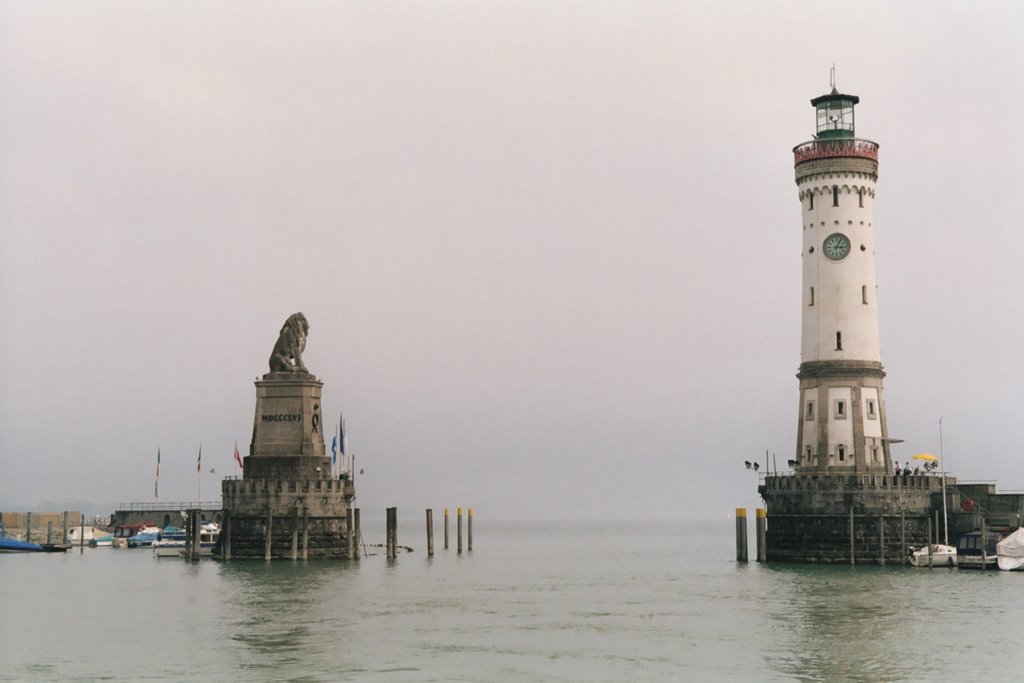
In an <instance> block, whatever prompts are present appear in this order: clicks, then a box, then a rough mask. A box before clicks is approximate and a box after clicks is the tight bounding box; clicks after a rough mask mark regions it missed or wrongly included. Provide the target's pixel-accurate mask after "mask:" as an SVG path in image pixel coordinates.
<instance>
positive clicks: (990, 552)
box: [956, 531, 1003, 569]
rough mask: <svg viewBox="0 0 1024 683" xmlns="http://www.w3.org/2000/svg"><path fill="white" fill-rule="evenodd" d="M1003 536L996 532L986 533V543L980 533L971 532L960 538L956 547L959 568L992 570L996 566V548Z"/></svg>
mask: <svg viewBox="0 0 1024 683" xmlns="http://www.w3.org/2000/svg"><path fill="white" fill-rule="evenodd" d="M1001 540H1003V535H1002V534H1000V533H998V532H996V531H988V532H986V533H985V538H984V543H983V542H982V534H981V532H980V531H971V532H969V533H966V534H964V535H963V536H961V537H960V542H959V543H957V545H956V562H957V566H958V567H961V568H963V569H992V568H994V567H995V566H996V558H997V556H998V555H997V553H996V546H997V545H998V544H999V541H1001Z"/></svg>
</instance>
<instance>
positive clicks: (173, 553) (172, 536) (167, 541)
mask: <svg viewBox="0 0 1024 683" xmlns="http://www.w3.org/2000/svg"><path fill="white" fill-rule="evenodd" d="M183 550H185V530H184V529H182V528H181V527H176V526H167V527H164V530H163V531H161V532H160V538H158V539H157V540H155V541H153V554H154V555H155V556H157V557H181V553H182V551H183Z"/></svg>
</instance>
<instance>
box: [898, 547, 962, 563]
mask: <svg viewBox="0 0 1024 683" xmlns="http://www.w3.org/2000/svg"><path fill="white" fill-rule="evenodd" d="M929 551H930V552H929ZM956 564H957V563H956V548H955V547H953V546H951V545H945V544H944V543H933V544H931V545H924V546H921V547H920V548H918V549H917V550H914V551H912V552H911V553H910V565H911V566H912V567H955V566H956Z"/></svg>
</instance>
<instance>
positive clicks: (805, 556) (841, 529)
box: [758, 474, 948, 564]
mask: <svg viewBox="0 0 1024 683" xmlns="http://www.w3.org/2000/svg"><path fill="white" fill-rule="evenodd" d="M947 484H948V480H947ZM941 485H942V483H941V480H940V478H938V477H933V476H924V475H907V476H903V475H890V474H849V475H845V474H814V475H810V474H809V475H798V474H797V475H782V476H768V477H766V478H765V480H764V483H763V484H762V485H761V486H760V487H759V489H758V491H759V493H760V494H761V496H762V498H764V500H765V504H766V509H767V532H766V542H767V559H768V561H769V562H773V561H775V562H806V563H821V564H839V563H844V564H849V563H851V558H852V563H854V564H882V563H886V564H888V563H901V562H903V561H904V558H905V557H906V554H907V549H906V546H908V545H923V544H925V543H927V542H928V520H929V518H930V514H931V510H932V494H933V493H934V492H940V493H939V499H940V503H941ZM851 521H852V534H851ZM851 535H852V546H851Z"/></svg>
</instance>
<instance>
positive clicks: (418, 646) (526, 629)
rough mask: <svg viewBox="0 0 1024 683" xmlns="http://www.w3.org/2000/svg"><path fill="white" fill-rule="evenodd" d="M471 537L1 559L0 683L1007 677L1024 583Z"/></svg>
mask: <svg viewBox="0 0 1024 683" xmlns="http://www.w3.org/2000/svg"><path fill="white" fill-rule="evenodd" d="M406 521H407V522H410V523H411V520H406ZM474 532H475V534H474V541H475V543H474V551H473V553H472V554H468V553H467V554H463V555H462V556H461V557H460V556H458V555H456V554H455V550H454V546H455V540H454V523H453V537H452V549H451V550H449V551H447V552H445V551H444V550H442V549H441V537H440V533H438V535H437V538H436V539H435V542H436V549H437V550H436V553H437V554H436V555H435V556H434V558H433V559H428V558H427V557H426V552H425V540H424V534H423V531H422V523H420V524H419V525H417V526H412V525H410V526H408V527H405V526H403V527H402V528H401V529H400V534H399V542H400V543H402V544H405V545H412V546H414V547H415V548H416V551H415V552H413V553H411V554H402V555H399V558H398V560H397V561H396V562H393V563H389V562H388V561H387V560H386V559H385V558H384V557H383V556H382V555H377V556H374V557H369V558H366V559H364V560H363V561H362V562H360V563H358V564H346V563H344V562H336V563H330V562H311V563H307V564H303V563H301V562H300V563H292V562H289V561H275V562H273V563H270V564H266V563H263V562H252V561H249V562H231V563H217V562H213V561H203V562H201V563H196V564H188V563H186V562H184V561H179V560H175V559H167V558H164V559H159V560H158V559H156V558H154V557H153V556H152V554H151V552H150V551H148V550H131V551H129V550H111V549H95V550H94V549H89V548H86V549H85V553H84V554H80V553H79V551H78V549H77V548H76V549H75V550H74V551H72V552H70V553H67V554H62V555H46V554H29V555H6V556H0V605H2V610H0V679H3V680H29V681H32V680H41V681H51V680H52V681H67V680H87V681H93V680H116V681H135V680H175V681H177V680H190V681H231V680H246V681H278V680H291V681H347V680H358V681H365V680H380V681H482V680H486V681H682V680H707V681H751V680H757V681H835V680H847V681H924V680H929V679H930V680H952V679H954V678H958V679H961V680H980V679H981V678H983V677H992V678H991V680H1021V679H1022V675H1021V673H1020V672H1021V671H1022V670H1024V654H1022V653H1021V650H1020V644H1021V642H1022V639H1024V638H1022V636H1024V633H1022V632H1024V572H1014V573H1009V572H977V571H975V572H971V571H962V570H949V569H933V570H927V569H911V568H904V567H856V568H853V567H849V566H837V567H811V566H785V565H767V566H760V565H757V564H754V563H752V564H750V565H748V566H738V565H736V564H735V562H733V561H732V558H733V557H734V554H735V541H734V536H733V533H734V532H733V523H732V522H731V521H723V522H716V523H707V522H705V523H697V522H678V521H675V522H653V523H652V522H628V523H626V522H613V523H608V522H551V523H544V522H496V521H487V520H483V519H481V518H479V517H478V518H477V519H476V520H475V527H474ZM364 535H365V536H366V537H367V541H368V542H375V541H376V542H379V541H381V540H383V524H382V522H381V523H380V524H379V525H374V524H368V525H367V528H366V530H365V533H364ZM370 550H371V552H372V551H373V550H374V549H372V548H371V549H370Z"/></svg>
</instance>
